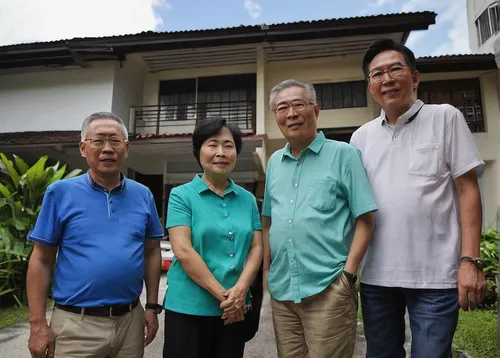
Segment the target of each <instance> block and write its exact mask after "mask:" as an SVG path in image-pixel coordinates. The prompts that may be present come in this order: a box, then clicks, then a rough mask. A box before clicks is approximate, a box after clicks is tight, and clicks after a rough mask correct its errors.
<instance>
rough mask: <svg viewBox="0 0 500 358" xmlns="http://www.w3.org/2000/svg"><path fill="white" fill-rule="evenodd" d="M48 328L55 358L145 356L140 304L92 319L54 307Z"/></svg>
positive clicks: (142, 316) (142, 311) (142, 312)
mask: <svg viewBox="0 0 500 358" xmlns="http://www.w3.org/2000/svg"><path fill="white" fill-rule="evenodd" d="M50 326H51V327H52V329H53V331H54V335H55V336H56V347H55V348H56V350H55V358H77V357H78V358H140V357H142V356H143V355H144V309H143V308H142V306H141V304H140V303H139V304H138V305H137V307H135V308H134V309H133V310H132V311H131V312H129V313H127V314H124V315H122V316H119V317H95V316H89V315H84V314H77V313H71V312H66V311H63V310H60V309H57V308H55V307H54V311H53V312H52V317H51V319H50Z"/></svg>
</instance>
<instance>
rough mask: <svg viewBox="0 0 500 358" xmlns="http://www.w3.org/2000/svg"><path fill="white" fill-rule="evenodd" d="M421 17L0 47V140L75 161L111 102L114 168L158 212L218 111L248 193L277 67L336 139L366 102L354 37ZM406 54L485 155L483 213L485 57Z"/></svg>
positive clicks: (431, 16)
mask: <svg viewBox="0 0 500 358" xmlns="http://www.w3.org/2000/svg"><path fill="white" fill-rule="evenodd" d="M435 18H436V14H435V13H432V12H419V13H407V14H390V15H378V16H366V17H356V18H344V19H331V20H319V21H310V22H297V23H284V24H275V25H258V26H239V27H234V28H226V29H216V30H199V31H198V30H197V31H186V32H166V33H154V32H144V33H140V34H136V35H125V36H112V37H101V38H79V39H71V40H63V41H53V42H46V43H31V44H20V45H13V46H4V47H0V151H1V152H4V153H16V154H18V155H20V156H23V157H25V158H28V159H29V160H35V159H36V158H37V157H39V156H40V155H42V154H48V155H49V156H50V157H51V158H53V159H55V160H63V161H65V162H67V163H69V164H70V165H71V166H73V167H85V166H86V163H85V162H84V161H83V159H82V158H81V156H80V155H79V152H78V141H79V130H80V125H81V122H82V120H83V118H85V117H86V116H87V115H89V114H90V113H92V112H95V111H112V112H115V113H116V114H118V115H119V116H121V117H122V118H123V119H124V120H125V121H126V124H127V126H128V128H129V131H130V141H131V150H130V154H129V158H128V161H127V165H128V167H127V168H125V170H124V173H125V174H126V175H128V176H130V177H132V178H135V179H136V180H138V181H139V182H142V183H144V184H146V185H148V186H149V187H150V188H151V190H152V191H153V193H154V194H155V197H156V199H157V205H158V207H159V211H160V213H161V215H162V219H163V220H164V219H165V213H166V202H167V199H168V194H169V192H170V190H171V188H172V187H173V186H175V185H178V184H182V183H185V182H187V181H189V180H191V179H192V177H193V176H194V174H195V173H196V172H198V171H199V167H198V165H197V163H196V161H195V160H194V158H193V156H192V153H191V138H190V137H191V133H192V130H193V128H194V124H195V123H196V121H199V120H203V119H204V118H206V117H208V116H211V115H222V116H225V117H227V118H228V120H230V121H233V122H235V123H237V124H238V125H239V126H240V128H241V129H242V130H243V132H244V133H245V138H244V149H243V152H242V154H241V155H240V157H239V159H238V164H237V167H236V169H235V172H234V176H233V178H234V179H235V181H236V182H237V183H239V184H241V185H244V186H246V187H247V188H248V189H249V190H251V191H252V192H254V193H255V194H256V195H257V196H258V197H260V196H262V191H263V182H264V179H265V167H266V163H267V160H268V158H269V156H270V155H271V154H272V153H273V152H274V151H276V150H277V149H279V148H281V147H283V146H284V144H285V140H284V138H283V136H282V135H281V132H280V131H279V129H278V127H277V126H276V124H275V121H274V117H273V113H272V112H271V111H270V109H269V106H268V97H269V91H270V89H271V88H272V87H273V86H274V85H275V84H277V83H278V82H280V81H282V80H284V79H288V78H295V79H297V80H300V81H304V82H308V83H312V84H314V86H315V87H316V90H317V94H318V102H319V104H320V107H321V109H322V110H321V113H320V118H319V120H318V121H319V123H318V127H319V128H320V129H321V130H323V131H324V132H325V134H326V135H327V137H329V138H332V139H337V140H343V141H348V140H349V139H350V136H351V134H352V133H353V131H354V130H356V129H357V128H359V126H361V125H362V124H364V123H366V122H367V121H369V120H372V119H373V118H375V117H376V116H378V115H379V113H380V108H379V107H378V106H377V105H376V103H375V102H374V101H373V100H372V99H371V97H370V95H369V93H368V91H367V88H366V81H365V79H364V76H363V73H362V71H361V59H362V56H363V53H364V51H365V49H366V48H367V46H368V45H369V44H370V43H371V42H372V41H373V40H375V39H376V38H378V37H381V36H386V37H391V38H393V39H395V40H397V41H401V42H405V41H406V40H407V38H408V36H409V34H410V33H411V31H417V30H426V29H428V27H429V26H430V25H432V24H434V22H435ZM417 63H418V65H417V66H418V69H419V71H420V72H421V79H422V82H421V85H420V88H419V92H418V95H419V97H420V98H422V99H423V100H424V101H425V102H427V103H443V102H446V103H451V104H453V105H454V106H456V107H457V108H459V109H460V110H461V111H462V112H463V113H464V116H465V118H466V120H467V122H468V124H469V126H470V128H471V130H472V132H473V133H474V137H475V139H476V143H477V145H478V148H479V151H480V153H481V155H482V157H483V159H484V160H485V161H486V169H485V173H484V175H483V177H482V178H481V183H480V185H481V188H482V192H483V197H484V212H485V224H486V223H488V222H489V221H490V220H492V218H493V217H494V215H495V213H496V206H497V205H498V203H499V202H500V200H499V198H500V185H499V184H500V164H499V159H500V158H499V150H498V149H499V143H500V105H499V78H498V69H497V66H496V63H495V58H494V55H491V54H479V55H452V56H440V57H424V58H419V59H418V60H417Z"/></svg>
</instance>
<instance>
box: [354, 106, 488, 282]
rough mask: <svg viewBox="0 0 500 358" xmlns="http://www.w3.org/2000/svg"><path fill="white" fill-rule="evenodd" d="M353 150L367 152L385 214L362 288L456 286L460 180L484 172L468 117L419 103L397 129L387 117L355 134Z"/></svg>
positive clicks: (377, 228) (447, 108)
mask: <svg viewBox="0 0 500 358" xmlns="http://www.w3.org/2000/svg"><path fill="white" fill-rule="evenodd" d="M351 144H352V145H354V146H355V147H357V148H359V150H360V151H361V153H362V156H363V163H364V165H365V167H366V170H367V173H368V178H369V181H370V185H371V187H372V191H373V194H374V196H375V201H376V203H377V206H378V208H379V210H378V211H377V212H375V220H376V221H375V234H374V237H373V241H372V243H371V245H370V247H369V249H368V251H367V253H366V255H365V257H364V259H363V261H362V263H361V269H360V281H361V282H363V283H366V284H371V285H379V286H387V287H405V288H454V287H456V286H457V273H458V267H459V260H460V251H461V229H460V214H459V201H458V197H457V193H456V189H455V184H454V179H456V178H457V177H459V176H461V175H463V174H465V173H466V172H468V171H469V170H471V169H473V168H477V169H478V173H479V172H482V168H483V167H484V162H483V161H482V160H481V158H480V156H479V153H478V151H477V148H476V145H475V142H474V139H473V137H472V134H471V132H470V130H469V127H468V126H467V123H466V121H465V119H464V117H463V115H462V113H461V112H460V111H459V110H458V109H456V108H455V107H453V106H451V105H447V104H442V105H424V104H423V103H422V101H420V100H418V101H417V102H416V103H415V104H414V105H413V106H412V107H411V108H410V109H409V110H408V112H406V113H405V114H404V115H402V116H401V117H400V118H399V119H398V121H397V123H396V125H395V126H391V125H390V124H389V123H388V122H387V121H386V119H385V113H384V111H382V113H381V115H380V117H378V118H377V119H375V120H373V121H371V122H369V123H366V124H365V125H363V126H362V127H361V128H359V129H358V130H357V131H356V132H354V134H353V135H352V139H351ZM479 175H480V174H479Z"/></svg>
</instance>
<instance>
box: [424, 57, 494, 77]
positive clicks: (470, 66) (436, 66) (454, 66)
mask: <svg viewBox="0 0 500 358" xmlns="http://www.w3.org/2000/svg"><path fill="white" fill-rule="evenodd" d="M497 68H498V67H497V64H496V62H495V55H494V54H473V55H446V56H426V57H420V58H417V69H418V71H419V72H421V73H433V72H458V71H483V70H496V69H497Z"/></svg>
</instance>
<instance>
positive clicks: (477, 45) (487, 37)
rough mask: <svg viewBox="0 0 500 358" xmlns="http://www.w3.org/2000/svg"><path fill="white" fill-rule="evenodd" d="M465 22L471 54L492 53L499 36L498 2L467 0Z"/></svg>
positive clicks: (497, 0)
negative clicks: (466, 23)
mask: <svg viewBox="0 0 500 358" xmlns="http://www.w3.org/2000/svg"><path fill="white" fill-rule="evenodd" d="M467 22H468V28H469V44H470V49H471V51H472V53H493V52H494V49H493V46H494V45H493V44H494V42H495V40H496V39H497V38H499V36H500V35H499V32H500V1H499V0H467Z"/></svg>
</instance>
